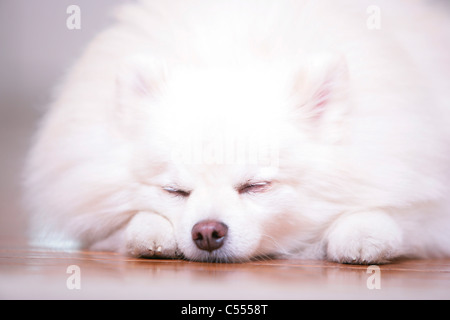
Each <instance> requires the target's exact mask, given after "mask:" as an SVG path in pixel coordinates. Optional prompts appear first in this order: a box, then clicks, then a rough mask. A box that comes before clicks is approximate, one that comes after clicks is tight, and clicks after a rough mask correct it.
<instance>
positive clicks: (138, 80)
mask: <svg viewBox="0 0 450 320" xmlns="http://www.w3.org/2000/svg"><path fill="white" fill-rule="evenodd" d="M166 77H167V68H166V64H165V63H164V61H158V60H156V59H154V58H152V57H149V56H146V55H143V54H138V55H133V56H130V57H127V58H126V59H124V60H123V61H122V63H121V64H120V65H119V68H118V72H117V78H116V85H117V95H118V101H119V103H121V104H126V103H127V102H129V101H135V100H136V99H142V98H156V97H157V96H158V94H160V93H161V90H162V88H163V85H164V83H165V80H166Z"/></svg>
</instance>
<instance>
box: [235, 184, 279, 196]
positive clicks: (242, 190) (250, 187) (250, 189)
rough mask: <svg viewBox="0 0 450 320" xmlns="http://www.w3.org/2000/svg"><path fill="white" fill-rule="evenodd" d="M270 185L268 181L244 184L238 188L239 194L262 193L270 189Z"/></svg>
mask: <svg viewBox="0 0 450 320" xmlns="http://www.w3.org/2000/svg"><path fill="white" fill-rule="evenodd" d="M270 186H271V183H270V182H269V181H261V182H252V183H245V184H243V185H241V186H240V187H239V188H238V192H239V194H246V193H262V192H266V191H267V190H269V189H270Z"/></svg>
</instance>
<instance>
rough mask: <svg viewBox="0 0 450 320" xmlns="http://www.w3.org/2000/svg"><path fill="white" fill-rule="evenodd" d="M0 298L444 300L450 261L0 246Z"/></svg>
mask: <svg viewBox="0 0 450 320" xmlns="http://www.w3.org/2000/svg"><path fill="white" fill-rule="evenodd" d="M0 298H1V299H170V300H171V299H449V298H450V260H423V261H421V260H409V261H399V262H396V263H392V264H387V265H382V266H379V267H376V266H375V267H374V266H359V265H358V266H357V265H342V264H336V263H330V262H324V261H300V260H293V261H286V260H270V261H256V262H250V263H243V264H211V263H198V262H189V261H180V260H146V259H132V258H128V257H123V256H121V255H118V254H115V253H108V252H83V251H73V252H59V251H49V250H43V249H29V248H26V247H21V246H14V245H13V246H11V245H10V244H9V245H7V246H3V247H1V249H0Z"/></svg>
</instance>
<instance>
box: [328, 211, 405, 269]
mask: <svg viewBox="0 0 450 320" xmlns="http://www.w3.org/2000/svg"><path fill="white" fill-rule="evenodd" d="M327 242H328V244H327V258H328V260H331V261H336V262H340V263H353V264H379V263H386V262H388V261H389V260H392V259H393V258H395V257H397V256H398V255H399V252H400V249H401V246H402V232H401V230H400V228H399V227H398V225H397V224H396V223H395V221H394V220H392V218H391V217H389V216H388V215H387V214H385V213H383V212H361V213H356V214H352V215H348V216H344V217H341V218H339V219H338V220H337V221H336V223H335V224H334V225H333V226H332V227H331V229H330V231H329V233H328V236H327Z"/></svg>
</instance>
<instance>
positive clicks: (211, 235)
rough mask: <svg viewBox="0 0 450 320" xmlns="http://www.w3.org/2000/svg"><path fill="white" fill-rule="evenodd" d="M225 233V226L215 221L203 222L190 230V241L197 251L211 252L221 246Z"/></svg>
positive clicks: (226, 229) (226, 231)
mask: <svg viewBox="0 0 450 320" xmlns="http://www.w3.org/2000/svg"><path fill="white" fill-rule="evenodd" d="M227 233H228V227H227V225H226V224H224V223H222V222H219V221H216V220H204V221H200V222H199V223H197V224H196V225H195V226H194V227H193V228H192V240H193V241H194V242H195V244H196V245H197V247H198V248H199V249H201V250H206V251H209V252H212V251H214V250H217V249H219V248H220V247H221V246H222V245H223V243H224V241H225V238H226V237H227Z"/></svg>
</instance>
